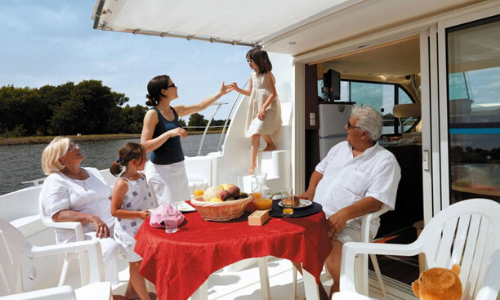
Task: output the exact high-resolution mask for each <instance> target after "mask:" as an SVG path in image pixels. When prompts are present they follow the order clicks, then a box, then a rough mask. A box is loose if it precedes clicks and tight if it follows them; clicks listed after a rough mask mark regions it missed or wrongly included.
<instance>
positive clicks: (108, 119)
mask: <svg viewBox="0 0 500 300" xmlns="http://www.w3.org/2000/svg"><path fill="white" fill-rule="evenodd" d="M128 101H129V98H128V97H126V96H125V94H123V93H117V92H114V91H112V90H111V88H110V87H108V86H105V85H103V84H102V81H100V80H84V81H82V82H80V83H78V84H74V83H73V82H67V83H65V84H61V85H58V86H52V85H45V86H43V87H40V88H29V87H24V88H19V87H14V86H12V85H7V86H2V87H0V136H2V137H20V136H46V135H75V134H78V133H81V134H113V133H140V132H141V130H142V122H143V119H144V115H145V114H146V112H147V111H148V109H149V108H148V107H145V106H141V105H136V106H133V107H132V106H130V105H128V104H127V105H125V104H126V103H127V102H128ZM124 105H125V106H124ZM179 121H180V123H181V125H182V126H186V122H185V121H184V120H182V119H180V120H179ZM207 123H208V120H206V119H205V118H204V117H203V115H201V114H193V115H191V116H190V118H189V123H188V126H205V125H206V124H207ZM223 124H224V120H214V121H212V123H211V126H217V125H219V126H222V125H223ZM196 130H202V129H201V128H198V129H196Z"/></svg>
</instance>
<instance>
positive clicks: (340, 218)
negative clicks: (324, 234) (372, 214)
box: [328, 210, 348, 240]
mask: <svg viewBox="0 0 500 300" xmlns="http://www.w3.org/2000/svg"><path fill="white" fill-rule="evenodd" d="M347 220H348V218H347V215H346V214H345V213H344V212H343V211H342V210H339V211H338V212H337V213H335V214H333V215H331V216H330V217H329V218H328V224H329V225H330V230H329V231H328V235H330V238H331V239H332V240H336V239H337V236H338V235H339V233H340V232H341V231H342V229H344V227H345V224H346V223H347Z"/></svg>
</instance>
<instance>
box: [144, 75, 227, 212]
mask: <svg viewBox="0 0 500 300" xmlns="http://www.w3.org/2000/svg"><path fill="white" fill-rule="evenodd" d="M232 90H233V88H232V87H230V86H228V85H224V82H223V83H222V85H221V87H220V90H219V92H217V94H215V95H213V96H210V97H208V98H206V99H204V100H202V101H201V102H199V103H197V104H194V105H176V106H174V107H172V106H170V103H171V102H172V101H173V100H175V99H177V97H178V95H177V87H176V86H175V84H174V83H173V82H172V79H170V77H169V76H167V75H160V76H156V77H155V78H153V79H151V81H149V83H148V94H147V95H146V98H148V101H147V102H146V105H149V106H153V109H151V110H149V111H148V112H147V113H146V116H145V117H144V126H143V127H142V134H141V144H142V145H143V146H144V147H146V151H148V152H150V151H153V153H152V154H151V161H150V162H148V163H147V164H146V178H147V179H148V182H149V184H150V186H151V187H152V188H153V190H154V192H155V194H156V198H157V201H158V204H163V203H174V202H177V201H184V200H188V199H189V198H190V195H189V185H188V179H187V174H186V169H185V166H184V153H183V152H182V147H181V142H180V138H181V137H183V138H185V137H187V136H188V134H187V132H186V130H184V129H183V128H182V127H181V125H180V123H179V117H183V116H187V115H190V114H194V113H197V112H200V111H202V110H204V109H206V108H207V107H209V106H210V105H212V103H214V102H215V101H217V99H219V98H220V97H222V96H223V95H225V94H227V93H229V92H231V91H232Z"/></svg>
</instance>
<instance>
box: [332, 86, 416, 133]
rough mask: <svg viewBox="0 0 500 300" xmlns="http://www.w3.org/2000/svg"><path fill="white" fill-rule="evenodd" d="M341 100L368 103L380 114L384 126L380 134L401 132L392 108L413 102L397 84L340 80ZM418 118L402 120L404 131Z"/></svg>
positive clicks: (410, 127) (359, 103)
mask: <svg viewBox="0 0 500 300" xmlns="http://www.w3.org/2000/svg"><path fill="white" fill-rule="evenodd" d="M340 88H341V101H351V102H356V105H360V106H362V105H369V106H371V107H373V108H374V109H376V110H377V111H379V112H380V113H381V114H382V118H383V120H384V126H383V128H382V135H398V134H401V132H400V131H401V129H400V126H399V120H398V119H397V118H395V117H394V115H393V110H392V108H393V107H394V105H397V104H407V103H413V102H414V101H413V100H412V98H411V97H410V95H409V94H408V93H407V92H406V91H405V90H404V89H403V88H402V87H401V86H399V85H396V84H387V83H376V82H359V81H342V82H341V86H340ZM418 121H419V118H413V119H412V118H409V119H408V120H404V121H403V126H404V131H405V132H408V131H410V130H411V129H412V128H413V127H414V126H416V125H417V123H418Z"/></svg>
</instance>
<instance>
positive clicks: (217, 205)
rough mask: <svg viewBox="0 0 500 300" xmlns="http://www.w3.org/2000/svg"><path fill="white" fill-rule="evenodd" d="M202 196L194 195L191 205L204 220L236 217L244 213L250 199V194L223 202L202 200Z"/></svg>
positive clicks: (226, 219) (225, 219) (227, 219)
mask: <svg viewBox="0 0 500 300" xmlns="http://www.w3.org/2000/svg"><path fill="white" fill-rule="evenodd" d="M202 200H203V196H196V197H194V198H193V199H192V200H191V205H192V206H194V207H195V208H196V210H198V212H199V213H200V215H201V217H202V218H203V219H204V220H206V221H219V222H220V221H229V220H233V219H237V218H239V217H241V216H242V215H243V213H245V208H246V207H247V205H248V203H250V201H252V195H249V196H248V197H247V198H243V199H238V200H227V201H224V202H204V201H202Z"/></svg>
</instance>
